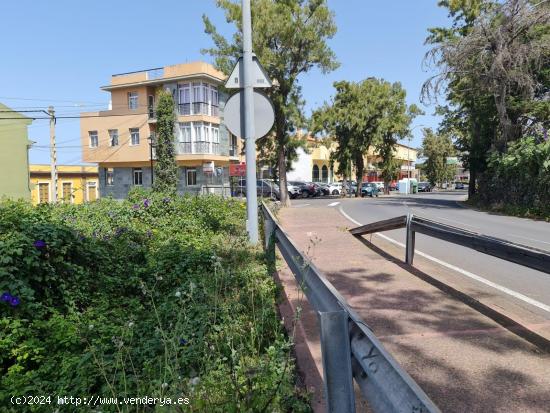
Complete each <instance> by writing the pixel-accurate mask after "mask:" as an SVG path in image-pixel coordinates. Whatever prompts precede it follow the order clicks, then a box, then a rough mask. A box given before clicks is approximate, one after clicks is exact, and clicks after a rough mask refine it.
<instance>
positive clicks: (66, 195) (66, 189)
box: [62, 182, 73, 204]
mask: <svg viewBox="0 0 550 413" xmlns="http://www.w3.org/2000/svg"><path fill="white" fill-rule="evenodd" d="M62 188H63V198H62V200H63V202H64V203H67V204H70V203H72V202H73V184H72V183H71V182H63V186H62Z"/></svg>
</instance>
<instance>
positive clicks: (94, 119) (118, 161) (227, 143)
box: [80, 62, 239, 199]
mask: <svg viewBox="0 0 550 413" xmlns="http://www.w3.org/2000/svg"><path fill="white" fill-rule="evenodd" d="M224 82H225V75H224V74H223V73H221V72H219V71H218V70H216V69H215V68H214V67H213V66H212V65H210V64H208V63H204V62H193V63H184V64H178V65H173V66H165V67H162V68H156V69H149V70H143V71H137V72H130V73H122V74H116V75H113V76H112V77H111V82H110V84H109V85H107V86H103V87H102V88H101V89H102V90H104V91H106V92H108V93H110V96H111V105H110V108H109V110H105V111H99V112H86V113H82V114H81V116H82V118H81V122H80V132H81V142H82V159H83V160H84V162H89V163H96V164H98V168H99V193H100V194H101V196H107V195H111V196H113V197H114V198H119V199H122V198H125V197H126V196H127V195H128V192H129V191H130V190H131V188H133V187H144V188H148V187H151V184H152V180H153V179H154V174H153V175H152V173H151V172H152V168H151V158H153V162H154V141H155V131H156V113H155V109H156V96H157V92H158V91H159V90H161V89H165V90H169V91H170V92H171V93H172V96H173V97H174V101H175V103H176V115H177V122H176V127H175V136H174V140H175V149H176V161H177V164H178V166H179V168H178V192H180V193H186V192H191V193H204V192H218V193H219V192H220V191H221V193H228V190H229V164H230V163H232V162H238V161H239V156H238V155H239V144H238V141H237V138H236V137H235V136H233V135H231V134H230V133H229V132H228V131H227V129H226V128H225V126H223V125H222V124H221V123H222V122H221V120H222V112H223V106H224V103H225V100H226V96H225V95H224V94H223V93H222V92H221V91H220V90H219V87H220V86H221V85H222V84H223V83H224ZM151 143H152V144H153V145H151Z"/></svg>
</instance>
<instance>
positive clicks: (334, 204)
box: [327, 202, 340, 207]
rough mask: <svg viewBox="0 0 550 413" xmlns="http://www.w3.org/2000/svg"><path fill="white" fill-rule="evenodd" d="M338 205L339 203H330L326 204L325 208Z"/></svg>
mask: <svg viewBox="0 0 550 413" xmlns="http://www.w3.org/2000/svg"><path fill="white" fill-rule="evenodd" d="M339 203H340V202H332V203H330V204H328V205H327V206H328V207H333V206H336V205H338V204H339Z"/></svg>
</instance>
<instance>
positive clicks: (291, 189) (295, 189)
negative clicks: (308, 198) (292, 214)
mask: <svg viewBox="0 0 550 413" xmlns="http://www.w3.org/2000/svg"><path fill="white" fill-rule="evenodd" d="M286 188H287V190H288V196H289V197H290V199H294V198H298V197H299V196H300V195H302V188H301V186H300V185H293V184H292V183H290V182H287V185H286Z"/></svg>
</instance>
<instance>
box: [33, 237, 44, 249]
mask: <svg viewBox="0 0 550 413" xmlns="http://www.w3.org/2000/svg"><path fill="white" fill-rule="evenodd" d="M32 245H34V246H35V247H36V248H38V249H41V248H45V247H46V241H44V240H41V239H37V240H36V241H34V242H33V244H32Z"/></svg>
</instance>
